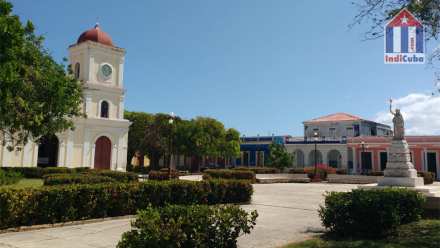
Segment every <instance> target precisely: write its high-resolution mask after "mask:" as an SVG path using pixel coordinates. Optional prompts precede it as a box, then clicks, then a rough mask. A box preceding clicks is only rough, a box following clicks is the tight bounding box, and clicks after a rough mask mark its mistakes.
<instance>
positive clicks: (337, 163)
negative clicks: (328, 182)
mask: <svg viewBox="0 0 440 248" xmlns="http://www.w3.org/2000/svg"><path fill="white" fill-rule="evenodd" d="M341 159H342V156H341V153H340V152H339V151H338V150H331V151H330V152H329V153H328V154H327V161H328V165H329V166H331V167H333V168H339V167H341Z"/></svg>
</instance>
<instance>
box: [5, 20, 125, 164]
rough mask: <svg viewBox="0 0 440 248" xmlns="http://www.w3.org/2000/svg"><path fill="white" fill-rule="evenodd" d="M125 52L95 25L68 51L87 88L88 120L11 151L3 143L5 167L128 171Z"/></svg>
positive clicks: (79, 120) (78, 120) (77, 73)
mask: <svg viewBox="0 0 440 248" xmlns="http://www.w3.org/2000/svg"><path fill="white" fill-rule="evenodd" d="M124 58H125V50H124V49H123V48H119V47H116V46H115V45H114V44H113V42H112V39H111V37H110V36H109V35H108V34H107V33H105V32H104V31H102V30H101V28H100V26H99V25H98V24H97V25H96V26H95V27H94V28H92V29H90V30H87V31H85V32H83V33H82V34H81V35H80V36H79V38H78V40H77V42H76V43H75V44H73V45H71V46H69V59H70V65H71V68H72V71H73V73H74V76H75V77H76V78H77V79H78V80H79V81H80V82H81V84H82V86H83V104H82V106H81V107H82V110H83V111H84V113H85V114H86V116H87V117H86V118H76V119H75V120H74V124H75V129H74V130H73V131H72V130H67V131H65V132H63V133H58V134H56V135H54V136H52V137H42V138H41V140H40V142H39V144H38V143H34V142H29V143H28V144H26V145H25V146H24V147H21V149H18V150H16V151H12V152H9V151H8V150H7V148H6V147H3V146H1V144H0V167H2V166H14V167H20V166H41V167H47V166H64V167H90V168H97V169H112V170H125V169H126V164H127V142H128V127H129V125H130V122H129V121H128V120H125V119H124V93H125V90H124V84H123V72H124Z"/></svg>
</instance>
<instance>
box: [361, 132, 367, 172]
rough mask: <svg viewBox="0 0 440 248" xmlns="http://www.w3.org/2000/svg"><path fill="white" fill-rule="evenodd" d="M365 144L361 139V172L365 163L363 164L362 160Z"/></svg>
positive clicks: (363, 158)
mask: <svg viewBox="0 0 440 248" xmlns="http://www.w3.org/2000/svg"><path fill="white" fill-rule="evenodd" d="M366 147H367V146H366V145H365V141H363V140H362V142H361V148H362V155H361V173H362V172H363V170H364V168H365V166H364V165H365V164H364V160H365V148H366Z"/></svg>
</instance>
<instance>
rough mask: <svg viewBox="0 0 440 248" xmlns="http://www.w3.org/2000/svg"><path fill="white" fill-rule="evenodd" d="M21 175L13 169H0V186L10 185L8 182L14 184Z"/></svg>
mask: <svg viewBox="0 0 440 248" xmlns="http://www.w3.org/2000/svg"><path fill="white" fill-rule="evenodd" d="M22 177H23V176H22V175H21V174H20V173H18V172H15V171H2V170H0V186H1V185H10V184H15V183H17V182H18V181H20V179H21V178H22Z"/></svg>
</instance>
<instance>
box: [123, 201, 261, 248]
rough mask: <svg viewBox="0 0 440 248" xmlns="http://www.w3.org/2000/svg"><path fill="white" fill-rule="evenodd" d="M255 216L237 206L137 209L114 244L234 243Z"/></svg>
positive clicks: (134, 247) (131, 247) (157, 247)
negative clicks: (135, 214)
mask: <svg viewBox="0 0 440 248" xmlns="http://www.w3.org/2000/svg"><path fill="white" fill-rule="evenodd" d="M257 217H258V214H257V212H256V211H253V212H251V213H247V212H246V211H244V210H242V209H240V207H238V206H233V205H228V206H206V205H190V206H177V205H169V206H166V207H163V208H153V207H148V208H146V209H145V210H141V211H139V213H138V215H137V218H136V220H135V221H134V222H132V229H133V230H131V231H128V232H126V233H124V234H123V235H122V240H121V241H120V242H119V243H118V246H117V247H118V248H139V247H149V248H162V247H187V248H193V247H194V248H197V247H228V248H234V247H237V238H238V237H239V236H240V235H241V234H245V233H247V234H248V233H250V232H251V230H252V229H253V228H254V226H255V221H256V219H257Z"/></svg>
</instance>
